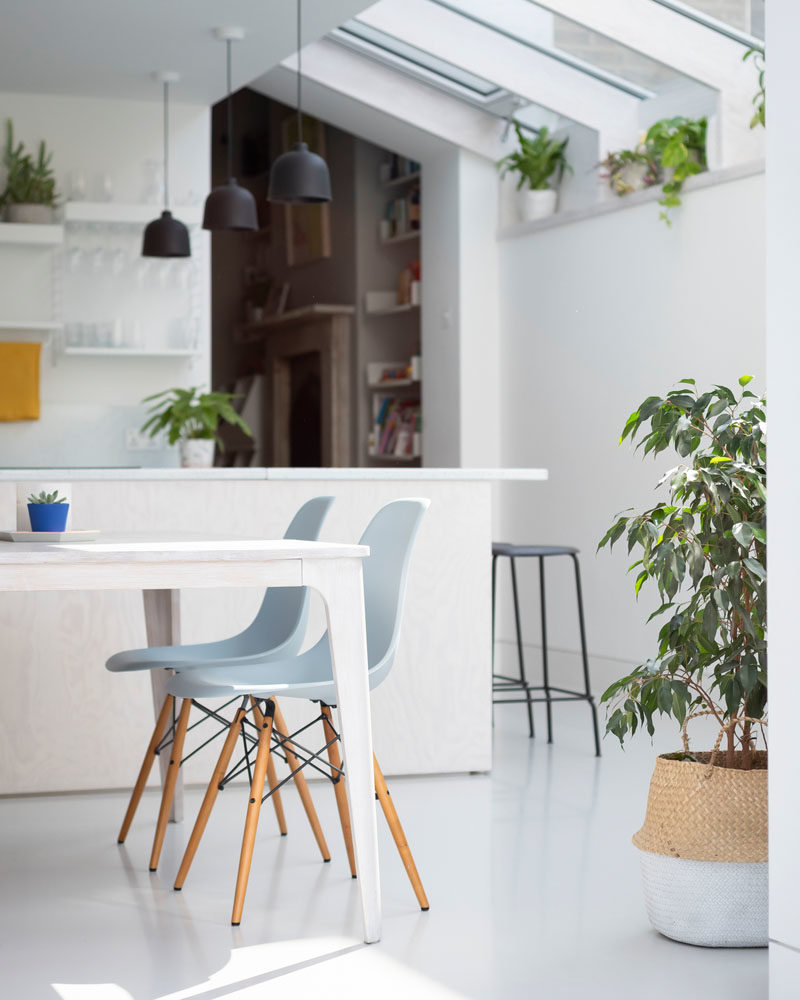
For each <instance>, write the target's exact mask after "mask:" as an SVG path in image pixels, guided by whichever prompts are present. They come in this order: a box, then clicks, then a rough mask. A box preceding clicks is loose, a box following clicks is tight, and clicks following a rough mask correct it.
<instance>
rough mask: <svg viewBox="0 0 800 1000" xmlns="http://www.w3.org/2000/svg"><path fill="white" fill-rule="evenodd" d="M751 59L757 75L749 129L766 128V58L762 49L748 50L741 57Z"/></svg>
mask: <svg viewBox="0 0 800 1000" xmlns="http://www.w3.org/2000/svg"><path fill="white" fill-rule="evenodd" d="M742 58H743V59H744V60H747V59H752V60H753V65H754V66H755V68H756V72H757V73H758V90H757V91H756V92H755V95H754V97H753V107H754V108H755V113H754V115H753V117H752V118H751V119H750V128H757V127H758V126H759V125H760V126H761V127H762V128H766V127H767V57H766V54H765V52H764V50H763V49H748V50H747V52H745V54H744V56H743V57H742Z"/></svg>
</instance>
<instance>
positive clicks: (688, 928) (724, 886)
mask: <svg viewBox="0 0 800 1000" xmlns="http://www.w3.org/2000/svg"><path fill="white" fill-rule="evenodd" d="M639 858H640V862H641V871H642V888H643V889H644V900H645V906H646V907H647V915H648V917H649V918H650V923H651V924H652V925H653V927H655V929H656V930H657V931H659V932H660V933H661V934H663V935H665V937H668V938H672V939H673V940H675V941H683V942H684V943H685V944H695V945H703V946H704V947H706V948H766V947H767V943H768V938H769V926H768V925H769V919H768V917H769V912H768V911H769V905H768V904H769V874H768V873H769V863H768V862H766V861H763V862H762V861H753V862H738V861H691V860H689V859H688V858H670V857H667V856H666V855H664V854H653V853H651V852H650V851H639Z"/></svg>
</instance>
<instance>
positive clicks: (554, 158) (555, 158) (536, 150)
mask: <svg viewBox="0 0 800 1000" xmlns="http://www.w3.org/2000/svg"><path fill="white" fill-rule="evenodd" d="M514 131H515V132H516V133H517V141H518V143H519V149H516V150H514V152H513V153H509V154H508V156H504V157H503V158H502V160H498V161H497V166H498V167H499V169H500V176H501V177H505V175H506V174H507V173H508V172H509V171H511V172H513V173H518V174H519V181H518V182H517V191H521V190H522V188H523V187H525V186H526V185H527V187H529V188H530V189H531V190H532V191H544V190H546V189H547V188H548V187H550V179H551V178H552V177H554V178H555V183H556V184H560V183H561V179H562V178H563V176H564V171H565V170H569V171H571V170H572V168H571V167H570V165H569V164H568V163H567V157H566V154H565V152H564V150H565V149H566V147H567V142H568V141H569V138H567V139H562V140H561V141H560V142H559V141H558V140H557V139H551V138H550V133H549V132H548V130H547V128H546V127H545V126H543V127H542V128H541V129H539V132H538V134H537V135H536V136H535V138H533V139H529V138H528V137H527V136H525V135H523V133H522V130H521V129H520V127H519V125H518V124H517V123H516V122H515V123H514Z"/></svg>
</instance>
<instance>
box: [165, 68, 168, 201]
mask: <svg viewBox="0 0 800 1000" xmlns="http://www.w3.org/2000/svg"><path fill="white" fill-rule="evenodd" d="M168 209H169V84H168V83H167V81H166V80H165V81H164V211H165V212H166V211H167V210H168Z"/></svg>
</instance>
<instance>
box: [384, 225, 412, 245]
mask: <svg viewBox="0 0 800 1000" xmlns="http://www.w3.org/2000/svg"><path fill="white" fill-rule="evenodd" d="M421 233H422V230H421V229H409V230H408V232H407V233H400V234H399V235H398V236H387V237H386V238H385V239H382V240H381V243H383V244H384V245H386V244H389V243H408V241H409V240H418V239H419V238H420V234H421Z"/></svg>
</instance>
